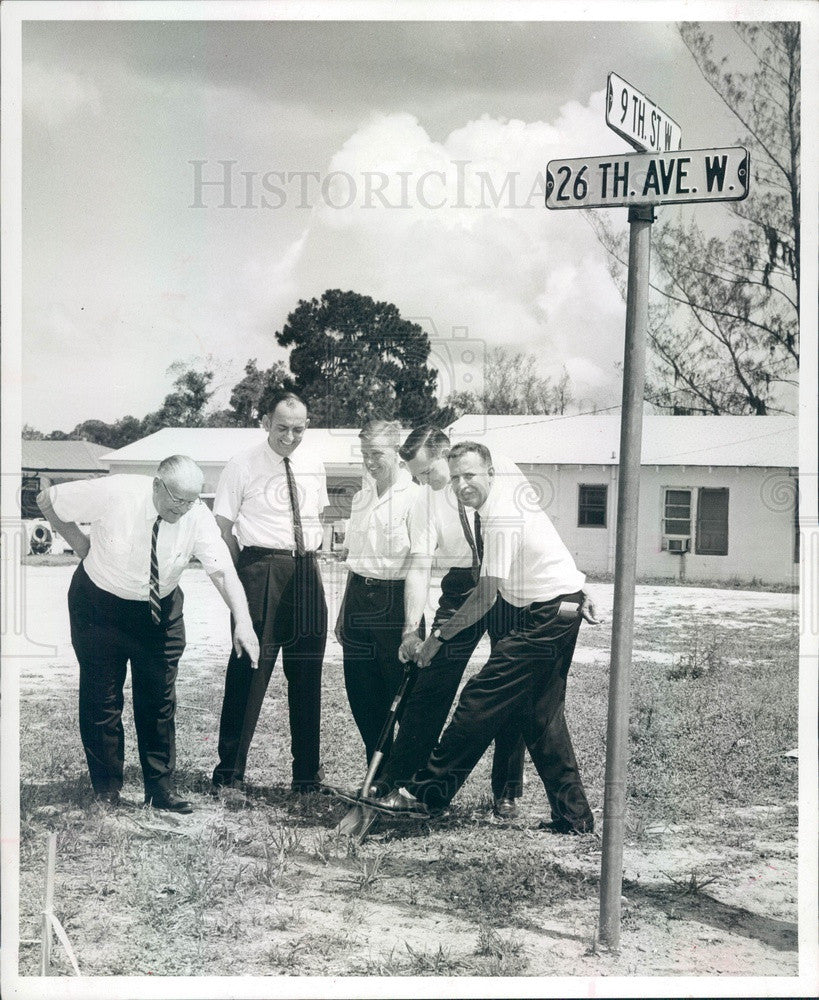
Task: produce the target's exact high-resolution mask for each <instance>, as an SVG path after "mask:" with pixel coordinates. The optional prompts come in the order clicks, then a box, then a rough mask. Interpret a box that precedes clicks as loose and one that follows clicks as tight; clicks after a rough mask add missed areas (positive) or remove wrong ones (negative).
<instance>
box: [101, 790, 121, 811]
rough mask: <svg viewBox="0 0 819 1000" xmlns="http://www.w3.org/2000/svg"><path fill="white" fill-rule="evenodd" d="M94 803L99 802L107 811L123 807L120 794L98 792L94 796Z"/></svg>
mask: <svg viewBox="0 0 819 1000" xmlns="http://www.w3.org/2000/svg"><path fill="white" fill-rule="evenodd" d="M94 801H95V802H99V804H100V805H101V806H104V807H105V808H106V809H117V808H118V807H119V806H120V805H122V800H121V799H120V797H119V792H117V791H113V792H96V793H95V795H94Z"/></svg>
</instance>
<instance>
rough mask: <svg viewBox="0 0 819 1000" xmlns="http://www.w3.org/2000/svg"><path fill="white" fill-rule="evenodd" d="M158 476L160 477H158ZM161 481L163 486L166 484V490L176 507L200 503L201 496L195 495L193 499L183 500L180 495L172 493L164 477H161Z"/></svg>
mask: <svg viewBox="0 0 819 1000" xmlns="http://www.w3.org/2000/svg"><path fill="white" fill-rule="evenodd" d="M157 478H159V477H157ZM159 481H160V483H162V485H163V486H165V492H166V493H167V494H168V496H169V497H170V499H171V502H172V503H173V504H174V505H175V506H176V507H193V506H194V505H195V504H198V503H199V501H200V499H201V497H194V498H193V500H182V499H180V498H179V497H175V496H174V495H173V493H171V491H170V490H169V489H168V487H167V486H166V485H165V480H164V479H160V480H159Z"/></svg>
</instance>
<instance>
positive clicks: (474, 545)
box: [458, 500, 483, 581]
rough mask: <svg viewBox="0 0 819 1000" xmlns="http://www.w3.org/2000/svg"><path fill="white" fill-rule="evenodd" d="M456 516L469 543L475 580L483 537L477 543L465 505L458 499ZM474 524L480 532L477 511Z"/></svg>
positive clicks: (481, 556)
mask: <svg viewBox="0 0 819 1000" xmlns="http://www.w3.org/2000/svg"><path fill="white" fill-rule="evenodd" d="M458 517H460V519H461V527H462V528H463V529H464V536H465V538H466V540H467V542H468V543H469V548H470V550H471V552H472V576H473V577H474V578H475V580H476V581H477V579H478V577H479V576H480V569H481V559H482V558H483V539H481V540H480V543H479V542H478V541H477V540H476V538H475V536H474V535H473V534H472V529H471V528H470V527H469V517H468V516H467V513H466V507H464V505H463V504H462V503H461V501H460V500H459V501H458ZM475 526H476V528H478V532H479V533H480V518H479V517H478V512H477V511H475Z"/></svg>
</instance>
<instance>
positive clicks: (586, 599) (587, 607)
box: [580, 590, 602, 625]
mask: <svg viewBox="0 0 819 1000" xmlns="http://www.w3.org/2000/svg"><path fill="white" fill-rule="evenodd" d="M581 593H582V594H583V600H582V601H581V602H580V614H581V616H582V618H583V621H586V622H588V623H589V625H599V624H600V622H601V621H602V619H600V618H598V617H597V606H596V605H595V603H594V601H593V600H592V598H591V594H588V593H587V592H586V591H585V590H584V591H581Z"/></svg>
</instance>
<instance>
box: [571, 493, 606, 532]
mask: <svg viewBox="0 0 819 1000" xmlns="http://www.w3.org/2000/svg"><path fill="white" fill-rule="evenodd" d="M607 493H608V486H605V485H600V486H580V487H579V489H578V495H577V526H578V528H605V527H606V506H607V499H606V498H607Z"/></svg>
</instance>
